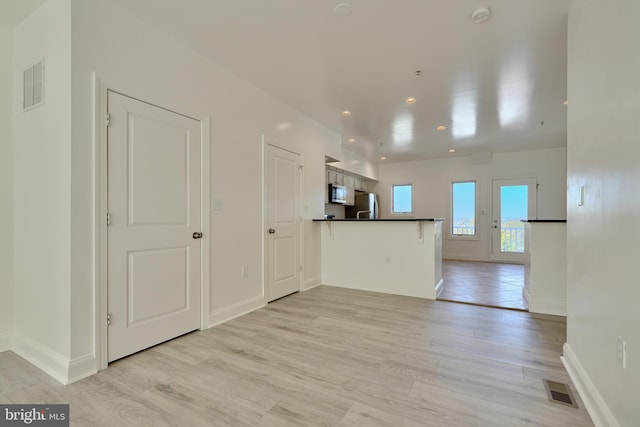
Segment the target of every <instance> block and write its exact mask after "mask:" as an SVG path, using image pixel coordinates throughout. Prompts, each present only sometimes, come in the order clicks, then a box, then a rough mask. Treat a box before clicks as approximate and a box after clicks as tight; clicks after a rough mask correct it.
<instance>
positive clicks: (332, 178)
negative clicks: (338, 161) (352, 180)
mask: <svg viewBox="0 0 640 427" xmlns="http://www.w3.org/2000/svg"><path fill="white" fill-rule="evenodd" d="M327 181H328V183H329V184H333V185H344V175H342V174H341V173H338V172H335V171H331V170H330V171H328V172H327Z"/></svg>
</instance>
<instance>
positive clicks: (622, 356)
mask: <svg viewBox="0 0 640 427" xmlns="http://www.w3.org/2000/svg"><path fill="white" fill-rule="evenodd" d="M616 360H617V361H618V364H619V365H620V366H622V369H627V343H626V341H624V340H623V339H622V338H620V337H618V341H617V343H616Z"/></svg>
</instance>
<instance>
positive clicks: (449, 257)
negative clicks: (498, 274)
mask: <svg viewBox="0 0 640 427" xmlns="http://www.w3.org/2000/svg"><path fill="white" fill-rule="evenodd" d="M442 259H443V260H444V261H447V260H450V261H477V262H491V260H490V259H482V258H478V257H476V256H473V255H466V254H442Z"/></svg>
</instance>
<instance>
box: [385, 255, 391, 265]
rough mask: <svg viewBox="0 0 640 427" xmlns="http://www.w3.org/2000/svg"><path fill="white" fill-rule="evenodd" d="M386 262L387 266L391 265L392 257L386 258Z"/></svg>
mask: <svg viewBox="0 0 640 427" xmlns="http://www.w3.org/2000/svg"><path fill="white" fill-rule="evenodd" d="M386 262H387V264H391V257H390V256H388V257H387V258H386Z"/></svg>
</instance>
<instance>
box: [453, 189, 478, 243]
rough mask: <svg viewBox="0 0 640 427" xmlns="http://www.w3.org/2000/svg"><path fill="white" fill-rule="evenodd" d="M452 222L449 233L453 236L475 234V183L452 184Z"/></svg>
mask: <svg viewBox="0 0 640 427" xmlns="http://www.w3.org/2000/svg"><path fill="white" fill-rule="evenodd" d="M452 191H453V197H452V201H453V206H452V208H453V212H452V214H453V215H452V216H453V221H451V227H452V228H451V232H452V234H454V235H475V234H476V183H475V181H468V182H454V183H453V187H452Z"/></svg>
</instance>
